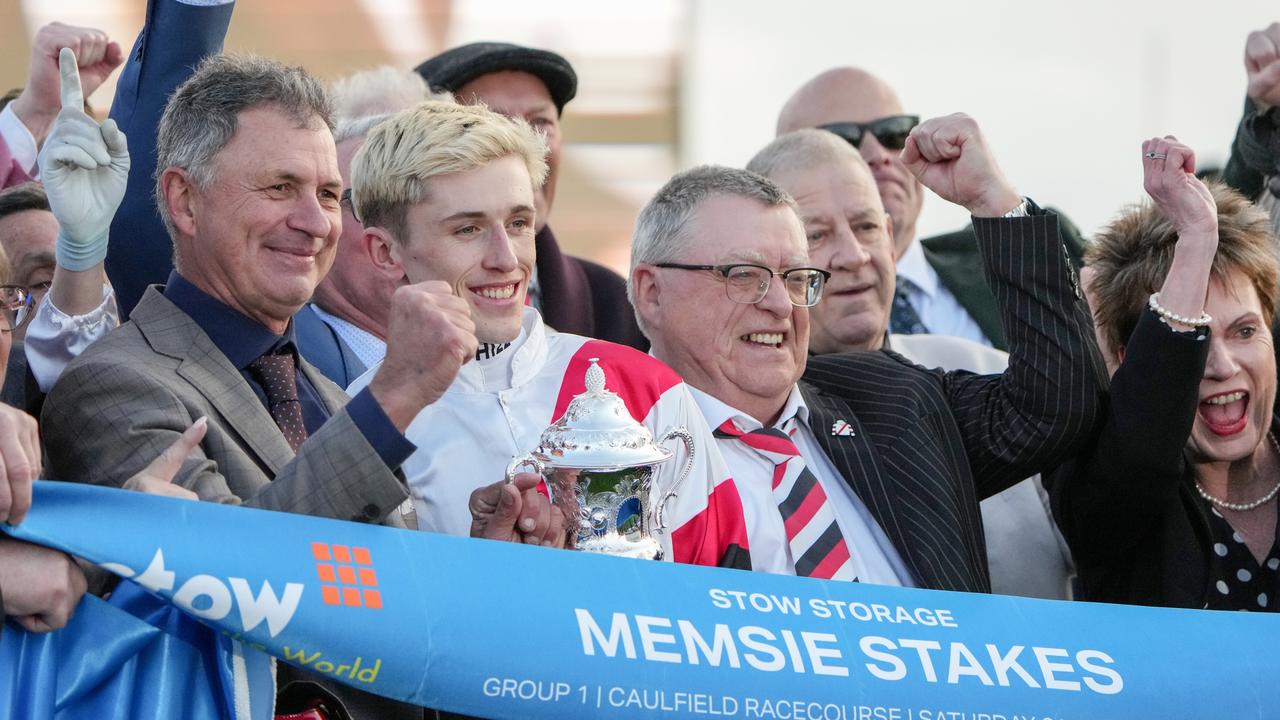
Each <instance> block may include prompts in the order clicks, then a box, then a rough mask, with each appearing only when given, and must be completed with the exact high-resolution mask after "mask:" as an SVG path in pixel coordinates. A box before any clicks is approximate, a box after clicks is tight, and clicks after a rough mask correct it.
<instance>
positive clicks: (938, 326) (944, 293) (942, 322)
mask: <svg viewBox="0 0 1280 720" xmlns="http://www.w3.org/2000/svg"><path fill="white" fill-rule="evenodd" d="M898 276H899V277H903V278H906V279H907V280H910V281H911V284H912V287H907V286H906V285H905V284H904V286H903V291H904V292H905V293H906V295H907V300H908V301H909V302H910V303H911V307H912V308H913V309H915V311H916V315H919V316H920V322H922V323H924V326H925V327H926V328H928V329H929V333H930V334H932V335H954V336H956V337H962V338H967V339H969V340H972V341H974V342H976V343H980V344H982V345H985V346H987V347H991V341H990V340H988V339H987V336H986V335H984V334H983V332H982V328H981V327H979V326H978V323H977V321H976V320H974V319H973V317H972V316H970V315H969V311H968V310H965V309H964V306H963V305H961V304H960V301H959V300H957V299H956V296H955V295H952V294H951V291H950V290H948V289H947V286H946V285H943V284H942V281H941V280H940V279H939V278H938V273H937V271H936V270H934V269H933V266H932V265H930V264H929V261H928V259H926V258H925V256H924V248H922V247H921V246H920V243H919V241H915V240H913V241H912V242H911V244H910V245H909V246H907V251H906V252H905V253H903V255H902V258H901V259H900V260H898Z"/></svg>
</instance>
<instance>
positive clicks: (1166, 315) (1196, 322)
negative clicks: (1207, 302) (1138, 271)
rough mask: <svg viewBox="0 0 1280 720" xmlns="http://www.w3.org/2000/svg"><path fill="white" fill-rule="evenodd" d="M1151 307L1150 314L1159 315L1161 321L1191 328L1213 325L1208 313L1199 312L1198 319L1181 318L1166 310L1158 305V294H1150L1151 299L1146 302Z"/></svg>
mask: <svg viewBox="0 0 1280 720" xmlns="http://www.w3.org/2000/svg"><path fill="white" fill-rule="evenodd" d="M1147 305H1149V306H1150V307H1151V312H1154V313H1155V314H1156V315H1159V316H1160V317H1161V318H1162V319H1164V320H1168V321H1171V322H1176V323H1178V324H1180V325H1190V326H1191V327H1208V326H1209V325H1210V324H1212V323H1213V318H1211V317H1209V313H1207V312H1201V313H1200V317H1198V318H1188V317H1182V316H1181V315H1179V314H1177V313H1175V312H1170V311H1169V310H1166V309H1165V308H1164V306H1163V305H1161V304H1160V293H1158V292H1157V293H1151V299H1150V300H1149V301H1148V302H1147Z"/></svg>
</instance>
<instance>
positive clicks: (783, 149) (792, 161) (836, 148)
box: [747, 128, 870, 179]
mask: <svg viewBox="0 0 1280 720" xmlns="http://www.w3.org/2000/svg"><path fill="white" fill-rule="evenodd" d="M833 161H840V162H845V163H855V164H857V165H861V166H863V167H865V168H867V169H868V171H870V167H868V166H867V161H866V160H864V159H863V158H862V153H860V152H858V149H857V148H855V147H854V146H852V145H850V144H849V142H848V141H847V140H845V139H844V138H842V137H840V136H839V135H836V134H835V133H833V132H829V131H827V130H818V129H816V128H805V129H803V130H796V131H794V132H789V133H786V134H784V135H779V136H778V137H776V138H774V139H773V142H771V143H769V144H768V145H765V146H764V148H763V149H762V150H760V152H758V153H756V154H755V157H753V158H751V162H749V163H747V169H748V170H750V171H751V172H755V173H760V174H761V175H763V176H765V177H767V178H770V179H776V178H777V177H778V175H780V174H782V173H784V172H788V171H791V170H809V169H811V168H815V167H818V166H822V165H826V164H828V163H830V162H833Z"/></svg>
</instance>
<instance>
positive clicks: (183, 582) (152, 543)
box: [6, 483, 1280, 720]
mask: <svg viewBox="0 0 1280 720" xmlns="http://www.w3.org/2000/svg"><path fill="white" fill-rule="evenodd" d="M8 531H9V532H11V533H12V534H13V535H15V536H17V537H21V538H23V539H26V540H30V541H32V542H38V543H41V544H46V545H51V546H54V547H59V548H62V549H64V550H66V551H68V552H71V553H74V554H76V555H79V556H82V557H85V558H87V559H89V560H92V561H94V562H97V563H99V564H103V565H107V566H108V567H110V568H112V569H114V570H115V571H116V572H118V573H120V574H122V575H124V576H126V577H129V578H131V579H132V580H133V581H134V582H135V583H137V584H138V585H140V586H142V587H145V588H148V589H150V590H151V591H153V592H155V593H157V594H158V595H160V596H161V597H163V598H165V599H167V600H170V601H171V602H173V603H174V604H175V605H177V606H179V607H181V608H184V609H185V610H187V611H188V612H190V613H192V614H193V615H195V616H196V617H198V618H199V619H201V620H202V621H203V622H205V623H207V624H209V625H211V626H213V627H215V628H217V629H219V630H221V631H223V632H224V633H226V634H228V635H230V636H232V637H234V638H238V639H242V640H243V641H244V643H245V644H247V645H252V646H256V647H258V648H261V649H262V650H265V651H266V652H269V653H271V654H272V655H275V656H277V657H281V658H284V659H285V660H287V661H289V662H292V663H294V664H296V665H300V666H303V667H306V668H308V669H310V670H312V671H314V672H318V673H321V674H324V675H328V676H330V677H333V678H336V679H338V680H341V681H343V682H346V683H348V684H351V685H353V686H355V687H359V688H362V689H365V690H369V691H371V692H375V693H379V694H382V695H385V696H388V697H393V698H396V699H400V700H405V701H409V702H413V703H418V704H421V705H425V706H428V707H434V708H439V709H445V710H452V711H455V712H461V713H466V714H470V715H478V716H482V717H492V718H556V719H557V720H558V719H560V718H566V717H574V718H586V717H619V718H660V717H661V718H725V717H730V718H779V719H783V720H810V719H813V720H895V719H896V720H1013V719H1014V718H1035V719H1036V720H1048V719H1053V720H1057V719H1059V718H1069V719H1070V720H1077V719H1082V718H1134V717H1164V718H1206V717H1224V718H1225V717H1229V718H1233V719H1236V720H1240V719H1243V718H1273V717H1278V716H1280V702H1278V701H1277V694H1276V691H1275V678H1276V677H1277V676H1278V675H1280V652H1278V651H1277V648H1278V647H1280V620H1277V618H1275V617H1274V616H1265V615H1258V614H1248V613H1217V612H1209V611H1181V610H1159V609H1149V608H1136V607H1125V606H1110V605H1095V604H1086V603H1064V602H1050V601H1039V600H1027V599H1020V598H1010V597H998V596H981V595H967V594H961V593H946V592H931V591H923V590H910V589H900V588H886V587H877V586H871V585H858V584H844V583H830V582H821V581H816V580H807V579H797V578H792V577H783V576H773V575H765V574H760V573H745V572H738V571H730V570H717V569H712V568H697V567H687V566H677V565H672V564H666V563H653V562H643V561H632V560H622V559H615V558H607V557H598V556H591V555H586V554H581V553H569V552H563V551H556V550H549V549H545V548H536V547H526V546H519V545H512V544H505V543H496V542H484V541H476V540H468V539H464V538H454V537H446V536H440V535H432V534H428V533H413V532H405V531H398V530H392V529H388V528H381V527H372V526H366V525H359V524H353V523H344V522H337V521H331V520H322V519H316V518H310V517H303V516H297V515H286V514H279V513H270V512H264V511H259V510H251V509H247V508H236V507H226V506H219V505H213V504H208V503H194V502H183V501H178V500H172V499H168V498H161V497H152V496H146V495H141V494H136V493H127V492H123V491H114V490H107V489H102V488H93V487H85V486H76V485H62V484H53V483H38V484H37V487H36V497H35V503H34V509H33V511H32V513H31V515H30V516H29V517H28V519H27V520H26V521H25V522H24V523H23V524H22V526H21V527H20V528H17V529H8ZM7 635H9V633H6V636H7Z"/></svg>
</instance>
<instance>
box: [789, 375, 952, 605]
mask: <svg viewBox="0 0 1280 720" xmlns="http://www.w3.org/2000/svg"><path fill="white" fill-rule="evenodd" d="M800 391H801V393H802V394H803V395H804V400H805V403H806V404H807V405H808V406H809V420H810V423H809V426H810V429H811V430H812V432H813V435H814V437H815V438H816V439H817V441H818V444H819V445H821V446H822V449H823V451H824V452H826V454H827V457H828V458H830V460H831V463H832V464H833V465H835V466H836V469H837V470H838V471H839V472H840V475H841V476H842V477H843V478H844V480H845V482H847V483H849V486H850V487H852V488H853V491H854V492H855V493H857V495H858V499H860V500H861V501H862V503H863V504H864V505H866V507H867V510H868V511H870V512H871V516H872V517H874V518H875V520H876V523H877V524H879V525H880V528H881V529H882V530H884V533H885V535H887V536H888V538H889V541H890V542H891V543H893V547H894V548H896V549H897V551H898V554H899V555H900V556H901V557H902V559H903V561H905V562H906V564H907V567H908V568H910V570H911V573H912V575H913V576H914V577H915V579H916V582H918V583H919V584H920V586H921V587H929V588H932V587H938V585H936V584H934V581H935V579H934V578H933V576H932V573H926V572H924V569H926V568H928V567H930V566H931V565H930V563H927V562H926V563H921V562H917V557H916V556H917V555H918V554H921V553H925V554H927V553H928V550H927V549H925V548H921V547H918V543H917V542H914V541H913V539H912V538H911V537H909V536H908V534H907V532H906V530H905V529H904V527H903V519H904V518H903V513H904V512H905V513H908V514H909V513H910V509H909V508H907V507H906V505H905V504H906V503H907V502H909V501H908V500H907V499H906V498H904V497H903V496H902V494H901V493H900V492H898V491H897V484H898V483H897V480H896V479H895V478H892V477H889V476H888V475H887V474H886V473H885V471H884V468H882V466H881V462H880V458H879V453H878V452H877V450H876V448H875V446H874V445H873V444H872V442H871V438H870V437H869V436H868V434H867V432H866V431H865V429H864V428H863V426H862V423H861V422H860V421H859V420H858V416H857V415H855V414H854V412H853V409H852V408H851V407H850V406H849V404H848V403H847V402H845V401H844V400H841V399H840V398H838V397H835V396H833V395H830V394H827V393H825V392H822V391H821V390H819V389H818V388H816V387H814V386H812V385H809V384H808V383H805V382H801V383H800ZM841 420H843V421H844V422H847V423H848V424H849V425H850V426H851V427H852V429H853V435H852V436H848V435H839V436H838V435H834V434H833V433H832V431H831V430H832V427H833V426H834V425H835V423H837V422H838V421H841Z"/></svg>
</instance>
